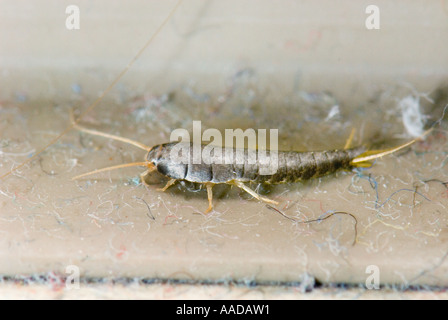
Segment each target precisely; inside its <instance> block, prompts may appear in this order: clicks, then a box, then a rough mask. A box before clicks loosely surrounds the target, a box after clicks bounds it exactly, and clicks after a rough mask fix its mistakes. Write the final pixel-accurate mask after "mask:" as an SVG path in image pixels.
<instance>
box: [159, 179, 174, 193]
mask: <svg viewBox="0 0 448 320" xmlns="http://www.w3.org/2000/svg"><path fill="white" fill-rule="evenodd" d="M176 181H177V180H176V179H170V181H168V182H167V183H166V185H165V186H164V187H163V188H159V189H157V191H162V192H165V191H166V189H168V188H169V187H171V186H172V185H173V184H174V183H175V182H176Z"/></svg>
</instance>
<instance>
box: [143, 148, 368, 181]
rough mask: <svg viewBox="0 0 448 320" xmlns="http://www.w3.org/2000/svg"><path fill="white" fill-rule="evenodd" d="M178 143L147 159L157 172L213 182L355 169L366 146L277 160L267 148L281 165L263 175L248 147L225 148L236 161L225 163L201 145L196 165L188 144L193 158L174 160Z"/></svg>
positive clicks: (286, 178)
mask: <svg viewBox="0 0 448 320" xmlns="http://www.w3.org/2000/svg"><path fill="white" fill-rule="evenodd" d="M177 144H178V143H177V142H173V143H165V144H161V145H157V146H155V147H153V148H152V149H151V151H150V152H148V154H147V156H146V160H147V161H149V162H151V163H153V164H154V165H155V167H156V168H157V171H159V172H160V173H162V174H163V175H165V176H167V177H170V178H171V179H175V180H184V181H189V182H197V183H213V184H219V183H230V182H232V181H240V182H258V183H267V184H278V183H288V182H297V181H305V180H310V179H313V178H317V177H321V176H324V175H328V174H331V173H335V172H336V171H339V170H344V169H345V170H349V169H351V168H352V164H351V161H352V160H353V159H354V158H355V157H357V156H359V155H360V154H361V153H363V152H364V151H365V149H364V148H362V147H360V148H353V149H347V150H332V151H319V152H295V151H287V152H285V151H278V152H277V153H276V154H275V155H276V157H275V159H272V157H273V156H274V154H273V153H271V152H269V151H266V156H265V158H264V162H269V161H276V164H277V165H276V170H275V171H274V172H273V173H272V174H262V170H261V166H262V165H263V163H261V160H260V159H256V161H255V163H253V162H252V163H251V162H250V160H249V159H251V158H250V156H249V150H248V149H244V150H243V149H233V148H231V149H229V148H221V152H220V153H219V154H220V156H221V158H222V159H223V158H224V155H225V153H226V152H230V153H232V157H231V159H233V161H232V162H231V163H228V162H227V163H223V162H224V160H222V161H221V163H217V161H215V162H214V161H213V157H212V156H213V154H212V156H211V157H210V158H208V157H207V154H208V153H207V152H203V151H204V148H206V147H207V145H201V146H200V148H201V149H200V150H201V151H202V152H201V154H202V155H203V158H202V159H201V162H200V163H196V164H195V163H194V161H193V150H194V149H193V145H192V144H188V147H189V149H188V150H190V156H189V160H190V161H186V162H185V163H180V161H174V159H173V153H174V152H173V148H175V146H176V145H177ZM204 156H205V159H204Z"/></svg>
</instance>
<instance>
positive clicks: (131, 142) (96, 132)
mask: <svg viewBox="0 0 448 320" xmlns="http://www.w3.org/2000/svg"><path fill="white" fill-rule="evenodd" d="M70 121H71V122H72V126H73V128H74V129H77V130H79V131H82V132H85V133H88V134H92V135H95V136H100V137H104V138H109V139H113V140H118V141H121V142H124V143H128V144H132V145H133V146H136V147H137V148H140V149H143V150H146V151H148V152H149V151H150V150H151V149H152V147H148V146H147V145H145V144H143V143H141V142H138V141H135V140H131V139H128V138H123V137H120V136H116V135H113V134H109V133H104V132H101V131H97V130H92V129H87V128H84V127H81V126H80V125H79V124H78V123H77V122H75V119H74V116H73V110H71V111H70Z"/></svg>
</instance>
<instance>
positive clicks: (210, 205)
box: [205, 183, 214, 214]
mask: <svg viewBox="0 0 448 320" xmlns="http://www.w3.org/2000/svg"><path fill="white" fill-rule="evenodd" d="M205 185H206V187H207V197H208V209H207V210H205V213H206V214H207V213H209V212H210V211H212V209H213V190H212V189H213V186H214V184H213V183H206V184H205Z"/></svg>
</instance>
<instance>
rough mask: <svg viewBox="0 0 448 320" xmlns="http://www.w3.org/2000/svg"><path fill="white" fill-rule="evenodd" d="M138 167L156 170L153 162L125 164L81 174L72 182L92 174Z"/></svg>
mask: <svg viewBox="0 0 448 320" xmlns="http://www.w3.org/2000/svg"><path fill="white" fill-rule="evenodd" d="M136 166H144V167H149V168H150V170H151V169H153V168H154V165H153V164H152V163H151V162H147V161H146V162H132V163H125V164H119V165H117V166H112V167H106V168H101V169H97V170H93V171H90V172H86V173H83V174H80V175H79V176H76V177H73V178H72V180H78V179H80V178H83V177H85V176H89V175H91V174H95V173H100V172H104V171H111V170H116V169H121V168H127V167H136Z"/></svg>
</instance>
